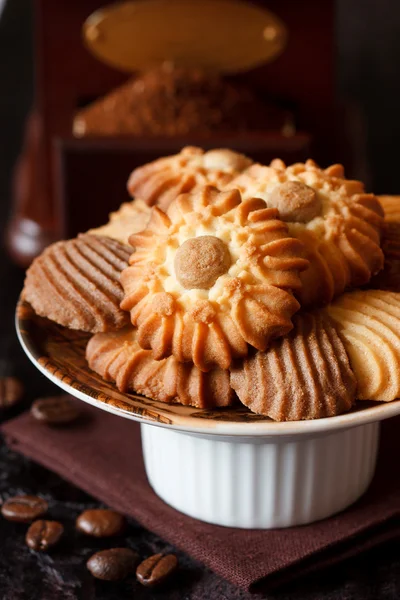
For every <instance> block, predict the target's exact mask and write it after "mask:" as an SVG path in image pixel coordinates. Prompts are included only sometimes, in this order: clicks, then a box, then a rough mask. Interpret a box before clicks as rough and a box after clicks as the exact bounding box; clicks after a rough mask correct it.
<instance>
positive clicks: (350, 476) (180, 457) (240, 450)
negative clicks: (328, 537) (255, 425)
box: [141, 423, 379, 529]
mask: <svg viewBox="0 0 400 600" xmlns="http://www.w3.org/2000/svg"><path fill="white" fill-rule="evenodd" d="M141 428H142V443H143V453H144V460H145V465H146V472H147V477H148V479H149V482H150V484H151V486H152V487H153V489H154V491H155V492H156V493H157V494H158V495H159V496H160V497H161V498H162V499H163V500H164V501H165V502H167V503H168V504H170V505H171V506H173V507H174V508H176V509H177V510H179V511H181V512H183V513H185V514H187V515H189V516H191V517H195V518H196V519H201V520H202V521H207V522H209V523H214V524H216V525H225V526H229V527H242V528H262V529H269V528H274V527H291V526H293V525H301V524H304V523H310V522H312V521H317V520H319V519H323V518H325V517H328V516H330V515H332V514H334V513H336V512H338V511H341V510H343V509H344V508H346V507H347V506H349V505H350V504H352V503H353V502H355V501H356V500H357V499H358V498H359V497H360V496H361V495H362V494H363V493H364V492H365V490H366V489H367V487H368V486H369V484H370V482H371V479H372V477H373V474H374V470H375V464H376V456H377V449H378V439H379V423H370V424H367V425H361V426H359V427H353V428H350V429H344V430H340V431H336V432H333V433H330V434H329V433H328V434H315V435H314V436H313V435H305V436H296V437H293V438H290V437H289V438H286V437H283V438H282V439H279V438H276V437H273V438H266V439H263V438H259V437H257V438H254V439H252V440H247V441H245V442H241V441H240V439H237V438H230V437H225V436H218V437H217V436H215V437H204V436H202V435H193V434H187V433H182V432H180V431H174V430H172V429H167V428H159V427H154V426H151V425H143V424H142V426H141Z"/></svg>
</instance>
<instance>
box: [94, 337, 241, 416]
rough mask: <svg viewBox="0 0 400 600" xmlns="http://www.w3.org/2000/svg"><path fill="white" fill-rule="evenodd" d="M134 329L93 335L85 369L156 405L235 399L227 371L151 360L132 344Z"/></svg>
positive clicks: (232, 401)
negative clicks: (161, 403)
mask: <svg viewBox="0 0 400 600" xmlns="http://www.w3.org/2000/svg"><path fill="white" fill-rule="evenodd" d="M136 336H137V333H136V330H135V329H133V328H132V327H125V328H124V329H121V330H120V331H118V332H113V333H109V334H102V333H100V334H98V335H94V336H93V337H92V338H91V340H90V341H89V343H88V345H87V348H86V358H87V361H88V363H89V367H90V368H91V369H92V370H93V371H95V372H96V373H98V374H99V375H101V377H103V379H105V380H106V381H115V383H116V385H117V387H118V389H119V390H120V391H121V392H128V391H133V392H137V393H138V394H143V395H144V396H147V397H148V398H152V399H153V400H159V401H160V402H179V403H180V404H184V405H188V406H196V407H197V408H215V407H217V406H231V405H233V404H235V402H237V398H236V396H235V393H234V391H233V389H232V388H231V386H230V382H229V371H223V370H222V369H213V370H212V371H209V372H208V373H203V372H202V371H200V369H198V368H197V367H195V366H194V365H193V364H192V363H180V362H178V361H177V360H175V358H174V357H173V356H169V357H168V358H166V359H164V360H154V358H153V357H152V355H151V352H150V351H149V350H143V348H141V347H140V346H139V344H138V343H137V341H136Z"/></svg>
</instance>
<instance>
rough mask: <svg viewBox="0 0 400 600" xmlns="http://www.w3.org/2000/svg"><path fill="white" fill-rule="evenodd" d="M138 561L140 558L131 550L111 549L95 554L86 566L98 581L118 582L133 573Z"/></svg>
mask: <svg viewBox="0 0 400 600" xmlns="http://www.w3.org/2000/svg"><path fill="white" fill-rule="evenodd" d="M138 561H139V556H138V555H137V554H136V552H134V551H133V550H130V549H129V548H111V549H110V550H102V551H101V552H96V554H93V556H91V557H90V558H89V560H88V561H87V563H86V566H87V568H88V569H89V571H90V572H91V574H92V575H93V577H96V578H97V579H104V580H105V581H118V580H119V579H125V577H127V576H128V575H129V574H130V573H133V571H134V570H135V567H136V565H137V564H138Z"/></svg>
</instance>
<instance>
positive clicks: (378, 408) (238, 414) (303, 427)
mask: <svg viewBox="0 0 400 600" xmlns="http://www.w3.org/2000/svg"><path fill="white" fill-rule="evenodd" d="M15 323H16V330H17V335H18V339H19V341H20V344H21V346H22V348H23V350H24V352H25V354H26V355H27V356H28V358H29V359H30V360H31V362H32V363H33V364H34V365H35V367H36V368H37V369H38V370H39V371H40V372H41V373H42V374H43V375H45V376H46V377H47V378H48V379H50V381H52V382H53V383H54V384H55V385H57V386H58V387H60V388H61V389H62V390H64V391H65V392H67V393H69V394H71V395H73V396H75V397H77V398H78V399H80V400H83V401H84V402H86V403H88V404H91V405H92V406H95V407H96V408H99V409H102V410H105V411H108V412H110V413H112V414H114V415H117V416H120V417H124V418H127V419H132V420H134V421H138V422H140V423H143V424H149V425H155V426H160V427H169V428H172V429H176V430H180V431H185V432H187V433H192V434H199V435H207V436H215V435H219V436H234V437H240V438H244V439H243V440H242V441H245V438H254V437H263V438H266V437H276V436H282V437H287V436H289V437H297V436H299V435H314V434H323V433H329V432H333V431H337V430H340V429H347V428H350V427H356V426H359V425H365V424H368V423H372V422H375V421H381V420H383V419H388V418H390V417H394V416H395V415H398V414H400V399H399V400H395V401H393V402H390V403H378V402H377V403H368V404H367V403H363V402H359V403H358V406H357V409H356V410H352V411H351V412H349V413H346V414H344V415H340V416H337V417H330V418H325V419H316V420H310V421H288V422H283V423H278V422H275V421H272V420H270V419H268V418H266V417H262V416H260V415H254V414H253V413H251V412H250V411H248V410H247V409H245V408H244V407H243V408H239V407H238V408H234V409H233V408H231V409H218V410H212V411H210V410H208V411H207V410H202V409H196V408H193V407H187V406H180V405H178V404H164V403H161V402H155V401H153V400H150V399H148V398H144V397H143V396H139V395H136V394H122V393H120V392H118V390H117V389H116V388H115V386H114V385H113V384H111V383H108V382H102V387H103V391H101V390H100V389H99V387H100V385H99V384H97V385H96V381H95V380H96V378H97V380H98V381H100V380H101V378H100V377H97V376H96V375H95V374H92V376H91V378H92V379H93V381H94V383H93V384H92V383H91V382H90V381H89V382H88V381H85V380H84V379H87V378H86V377H83V375H84V374H83V371H82V370H81V371H80V372H79V369H77V370H76V371H75V370H73V371H72V372H71V370H68V368H67V367H64V366H63V365H62V364H61V365H60V364H57V363H56V361H54V360H53V359H52V358H51V357H50V356H46V355H43V350H42V349H41V343H40V341H39V339H38V337H39V335H38V334H39V333H43V332H46V331H48V330H49V329H50V330H53V331H57V332H60V333H62V332H69V333H71V332H70V331H69V330H65V329H64V328H63V327H61V326H58V325H56V324H54V323H51V322H50V321H48V320H47V319H44V318H41V317H38V316H36V315H35V314H34V313H33V310H32V308H31V307H30V305H29V304H27V303H26V302H24V301H22V300H20V301H19V302H18V304H17V309H16V316H15ZM74 333H76V334H77V335H78V336H79V333H78V332H74ZM80 335H81V338H82V341H85V340H87V339H89V335H88V334H80ZM46 339H47V338H46ZM48 339H49V340H50V341H52V337H51V336H48ZM66 341H67V343H68V344H69V348H71V347H72V348H73V347H74V342H71V341H68V340H66ZM76 344H77V342H76ZM87 371H88V372H90V369H89V368H88V367H87ZM104 389H106V390H107V392H108V393H105V392H104Z"/></svg>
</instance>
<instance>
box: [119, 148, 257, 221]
mask: <svg viewBox="0 0 400 600" xmlns="http://www.w3.org/2000/svg"><path fill="white" fill-rule="evenodd" d="M251 163H252V160H251V159H249V158H247V157H246V156H244V155H243V154H238V153H237V152H233V151H232V150H228V149H218V150H209V151H208V152H205V151H204V150H202V149H201V148H195V147H191V146H188V147H187V148H183V150H182V151H181V152H180V153H179V154H176V155H175V156H167V157H165V158H160V159H158V160H155V161H154V162H151V163H149V164H146V165H144V166H143V167H139V168H137V169H135V170H134V171H133V173H132V174H131V176H130V178H129V180H128V191H129V193H130V194H131V196H133V197H136V198H141V199H142V200H144V202H146V203H147V204H148V205H149V206H153V205H154V204H157V205H158V206H159V207H160V208H161V209H162V210H166V209H167V208H168V206H169V205H170V204H171V202H172V200H174V199H175V198H176V197H177V196H179V194H182V193H187V192H190V191H193V190H196V189H198V188H199V187H202V186H204V185H207V184H210V185H215V186H216V187H221V186H223V185H225V184H227V183H229V182H230V181H231V180H232V179H233V178H234V177H235V176H236V175H238V174H239V173H241V172H242V171H243V170H244V169H246V167H248V166H249V165H251Z"/></svg>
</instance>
